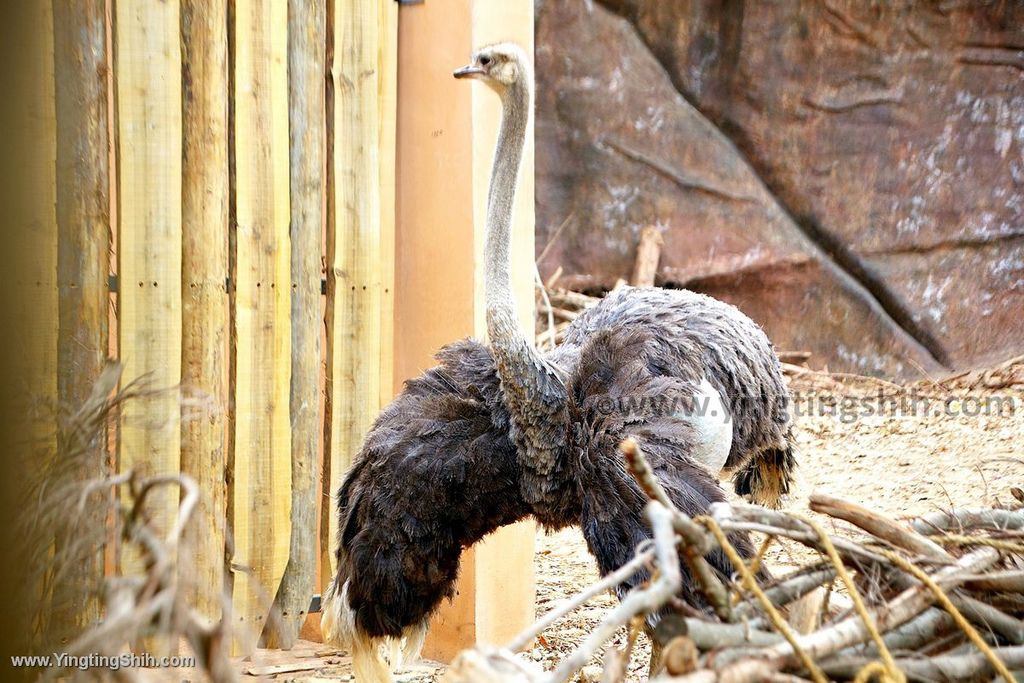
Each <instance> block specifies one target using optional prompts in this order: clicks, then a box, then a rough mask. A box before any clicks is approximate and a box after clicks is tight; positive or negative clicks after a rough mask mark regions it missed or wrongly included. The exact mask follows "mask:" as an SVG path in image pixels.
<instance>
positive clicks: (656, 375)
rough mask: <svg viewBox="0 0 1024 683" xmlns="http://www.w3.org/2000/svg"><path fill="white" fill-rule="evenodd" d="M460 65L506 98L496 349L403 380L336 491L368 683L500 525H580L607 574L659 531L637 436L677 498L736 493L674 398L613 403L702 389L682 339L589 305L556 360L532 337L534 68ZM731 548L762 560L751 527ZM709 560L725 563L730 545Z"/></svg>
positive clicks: (445, 353)
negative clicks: (520, 176) (638, 462)
mask: <svg viewBox="0 0 1024 683" xmlns="http://www.w3.org/2000/svg"><path fill="white" fill-rule="evenodd" d="M456 76H457V77H474V78H479V79H480V80H483V81H484V82H485V83H487V84H488V85H489V86H490V87H492V88H493V89H494V90H496V91H497V92H498V94H499V95H500V96H501V99H502V101H503V103H504V107H505V116H504V118H503V120H502V126H501V131H500V133H499V142H498V151H497V153H496V156H495V162H494V169H493V174H492V183H491V190H490V193H489V195H488V211H487V241H486V245H485V252H486V263H485V267H486V271H487V279H486V288H487V291H486V306H487V326H488V333H489V336H490V341H491V346H490V348H488V347H487V346H484V345H482V344H480V343H479V342H476V341H472V340H464V341H461V342H457V343H455V344H451V345H449V346H447V347H445V348H443V349H442V350H441V351H440V352H439V354H438V356H437V360H438V365H437V366H436V367H434V368H432V369H430V370H428V371H426V372H425V373H423V374H422V375H421V376H420V377H417V378H415V379H413V380H410V381H409V382H407V383H406V385H405V388H404V389H403V390H402V392H401V393H400V394H399V396H398V397H397V398H396V399H395V400H394V401H393V402H392V403H391V404H390V405H389V406H387V407H386V408H385V409H384V410H383V411H382V413H381V415H380V416H379V417H378V418H377V420H376V421H375V422H374V424H373V426H372V427H371V429H370V431H369V433H368V434H367V436H366V439H365V441H364V444H363V446H362V448H361V450H360V452H359V453H358V454H357V456H356V458H355V460H354V465H353V467H352V469H351V470H350V472H349V473H348V475H347V476H346V479H345V481H344V483H343V484H342V486H341V488H340V490H339V492H338V496H337V501H338V513H337V514H338V519H339V535H338V539H337V541H338V546H337V549H336V553H335V554H336V558H337V573H336V575H335V577H334V578H333V580H332V582H331V585H330V586H329V588H328V590H327V591H326V594H325V603H324V613H323V616H322V626H323V631H324V635H325V637H326V639H327V640H328V641H330V642H335V643H337V644H340V645H344V646H347V647H348V648H349V649H350V650H351V652H352V654H353V667H354V669H355V673H356V676H357V678H359V679H361V680H383V681H388V680H390V678H391V677H390V669H391V668H393V667H395V666H397V665H398V661H399V660H400V658H401V657H402V656H406V657H408V656H412V655H414V654H415V653H416V652H417V651H418V649H419V646H420V644H421V643H422V639H423V634H424V632H425V628H426V622H427V619H428V618H429V616H430V614H431V613H432V612H433V611H434V610H435V609H436V608H437V606H438V605H439V604H440V602H441V601H442V600H443V599H445V598H446V597H451V596H452V595H453V593H454V589H455V581H456V578H457V572H458V562H459V556H460V553H461V550H462V549H463V548H465V547H468V546H470V545H472V544H474V543H476V542H477V541H478V540H480V539H481V538H482V537H483V536H484V535H486V534H487V533H489V532H490V531H493V530H494V529H497V528H499V527H501V526H504V525H506V524H510V523H513V522H515V521H518V520H520V519H523V518H525V517H527V516H530V515H532V516H533V517H534V518H535V519H537V521H539V522H540V523H541V524H542V525H544V526H545V527H547V528H551V529H557V528H561V527H564V526H567V525H578V526H580V527H581V529H582V531H583V535H584V536H585V538H586V540H587V543H588V546H589V548H590V550H591V552H592V554H593V555H594V556H595V558H596V560H597V564H598V567H599V569H600V571H601V572H602V573H607V572H609V571H612V570H614V569H616V568H618V567H619V566H621V565H622V564H623V563H625V562H626V561H628V560H629V559H630V558H631V557H632V554H633V552H634V549H635V547H636V545H637V544H638V543H639V542H640V541H642V540H643V539H645V538H647V537H648V535H649V532H648V530H647V528H646V524H645V522H644V520H643V518H642V510H643V506H644V503H645V502H646V497H645V495H644V494H643V492H642V491H641V490H640V488H639V486H638V485H637V484H636V482H634V481H633V479H632V477H631V476H630V475H629V473H628V472H627V471H626V468H625V465H624V463H623V462H622V461H621V459H620V458H619V457H618V455H617V453H616V447H617V445H618V443H619V442H620V441H621V439H622V438H624V437H626V436H632V437H633V438H635V439H636V440H637V441H638V442H639V444H640V445H641V447H642V448H643V449H644V451H645V452H646V453H647V455H648V459H649V461H650V464H651V466H652V468H653V470H654V472H655V473H656V475H657V476H658V477H659V479H660V480H661V483H662V485H663V486H664V487H665V489H666V491H667V493H668V495H669V496H670V498H671V499H672V501H673V503H674V504H675V505H676V506H677V507H678V508H679V509H680V510H682V511H683V512H685V513H687V514H690V515H696V514H700V513H703V512H705V511H706V510H707V509H708V507H709V506H710V504H711V503H713V502H718V501H721V500H723V499H724V494H723V492H722V490H721V488H720V487H719V485H718V482H717V478H716V476H714V475H713V474H712V472H711V471H710V470H709V469H707V468H706V467H704V466H702V465H700V464H698V462H699V461H702V459H706V458H707V454H706V453H704V451H706V450H707V448H706V446H707V444H708V443H712V444H717V448H718V451H722V450H723V449H724V450H726V451H728V450H729V449H730V448H732V445H733V441H732V440H730V442H729V444H728V445H724V444H722V443H720V442H721V439H720V438H719V437H718V436H716V435H714V434H712V435H711V436H710V437H709V436H708V433H706V432H709V431H710V430H709V429H708V427H707V425H706V424H702V423H701V422H700V421H699V420H693V419H691V418H690V417H688V416H683V417H680V416H679V415H678V414H677V413H678V411H677V410H663V409H653V410H652V409H649V407H648V408H645V409H643V410H639V411H627V410H618V409H614V407H615V406H616V401H619V400H620V399H622V398H623V397H626V396H628V397H630V398H631V399H634V400H636V401H639V402H640V403H637V405H643V406H654V405H659V406H660V405H663V404H664V403H663V402H664V401H665V400H666V399H667V400H668V401H669V405H672V406H678V405H681V402H685V401H687V400H692V399H693V397H694V394H695V389H696V388H699V387H702V386H704V384H702V381H703V380H701V379H700V377H699V376H698V370H700V369H701V367H702V366H701V365H700V364H699V363H692V362H691V364H690V365H686V367H687V368H690V366H691V365H692V367H693V368H694V369H693V371H688V372H687V373H686V374H681V373H680V372H679V371H678V367H677V366H679V364H680V360H679V358H680V354H681V353H682V351H681V350H680V349H678V348H675V347H673V346H672V345H671V344H666V343H664V340H663V339H661V338H659V337H658V334H657V333H656V332H655V331H653V330H652V329H651V328H650V327H649V326H644V325H627V326H624V327H622V328H621V329H616V328H614V327H613V326H612V325H613V323H608V322H607V321H606V320H605V319H604V318H600V317H594V316H588V319H589V320H590V322H589V323H588V324H589V325H591V326H592V328H593V329H592V330H590V332H589V333H588V334H586V335H580V336H578V337H577V336H573V337H572V341H571V343H570V344H567V345H566V347H565V349H564V350H561V351H560V352H559V353H558V354H556V355H554V356H552V357H550V358H545V357H543V356H541V355H540V354H538V353H537V352H536V350H535V349H534V348H533V346H532V345H531V344H530V343H529V341H528V340H527V339H526V338H525V336H524V335H523V334H522V333H521V332H520V330H519V328H518V324H517V322H516V318H515V314H514V310H515V308H514V306H513V305H512V291H511V283H510V273H509V271H510V267H509V240H510V226H511V216H510V214H511V206H512V199H513V196H514V190H515V184H516V175H517V173H518V167H519V162H520V157H521V154H522V146H523V142H524V139H525V132H526V125H527V121H528V117H529V108H530V104H529V103H530V97H531V92H530V88H531V84H532V79H531V78H530V72H529V67H528V62H527V60H526V58H525V55H523V54H522V52H521V50H520V49H519V48H518V47H516V46H514V45H509V44H500V45H496V46H491V47H488V48H483V49H481V50H479V51H478V52H477V53H476V54H475V56H474V61H473V63H472V64H471V65H469V66H467V67H465V68H463V69H460V70H459V71H457V72H456ZM612 313H613V314H614V311H612ZM581 318H582V317H581ZM740 379H742V378H740ZM704 388H705V389H706V387H704ZM659 401H660V402H662V403H658V402H659ZM609 406H612V409H609ZM720 421H721V420H720ZM734 543H735V544H736V545H737V546H738V547H739V549H740V550H741V552H742V553H744V554H746V555H749V554H751V552H752V548H751V546H750V544H749V541H748V540H747V539H746V538H745V537H743V536H737V537H736V538H735V539H734ZM709 561H710V562H711V564H712V566H714V567H715V568H716V569H717V570H718V571H719V572H720V573H721V574H722V575H723V576H728V575H729V572H730V565H729V563H728V561H727V560H726V559H725V558H724V557H723V556H721V555H720V554H718V553H712V554H711V555H709ZM640 580H642V577H636V578H634V579H633V580H631V581H630V582H627V583H626V584H624V585H623V586H621V587H620V588H619V592H620V594H622V593H624V592H627V591H628V590H630V589H631V587H632V586H633V585H635V584H636V582H638V581H640ZM684 583H685V585H684V589H683V592H682V596H681V597H682V598H683V599H685V600H687V601H688V602H689V603H690V604H692V605H694V606H696V607H698V608H701V609H707V608H708V605H706V603H705V601H704V599H703V597H702V596H701V595H700V594H699V593H698V592H697V591H696V590H695V588H694V587H693V584H692V581H690V580H689V579H687V580H686V581H685V582H684ZM382 646H386V647H387V649H388V650H389V651H390V656H389V657H388V660H389V661H388V662H386V663H385V661H384V660H383V659H382V657H381V656H380V650H381V647H382Z"/></svg>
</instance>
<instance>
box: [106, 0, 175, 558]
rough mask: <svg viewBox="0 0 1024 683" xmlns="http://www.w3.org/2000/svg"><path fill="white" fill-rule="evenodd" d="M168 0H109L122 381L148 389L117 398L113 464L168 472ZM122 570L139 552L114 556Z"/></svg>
mask: <svg viewBox="0 0 1024 683" xmlns="http://www.w3.org/2000/svg"><path fill="white" fill-rule="evenodd" d="M178 9H179V5H178V4H177V3H170V2H168V3H148V2H121V3H117V6H116V16H115V30H114V33H115V35H116V36H117V45H116V49H115V53H114V56H115V69H116V74H115V75H116V78H117V103H116V106H117V121H118V130H117V133H118V135H117V142H118V147H117V148H118V152H119V155H118V188H119V192H118V197H119V198H120V212H119V216H120V225H119V229H118V237H119V240H120V244H119V247H118V250H117V253H118V259H119V273H120V282H121V288H120V292H119V310H118V314H119V316H118V323H119V326H118V329H119V336H120V353H121V359H122V363H123V365H124V374H123V375H122V378H123V379H122V383H124V382H131V381H134V380H141V381H143V382H144V383H145V386H146V387H147V388H149V389H151V390H152V391H153V393H152V394H150V395H149V396H147V397H144V398H140V399H136V400H133V401H130V402H128V403H127V404H125V406H124V408H123V410H122V419H121V440H120V447H121V448H120V469H121V471H124V472H126V471H128V470H134V471H135V472H137V473H139V474H140V475H142V476H153V475H158V474H173V473H177V472H178V469H179V465H180V443H181V430H180V411H181V407H180V406H181V404H180V396H179V392H178V390H177V387H178V384H179V382H180V381H181V134H182V129H181V50H180V46H181V40H180V23H179V12H178ZM146 506H147V512H148V513H149V514H150V516H151V519H152V520H153V522H154V524H155V526H156V528H157V529H160V530H162V531H164V532H166V531H169V530H170V528H171V525H172V523H173V520H174V519H175V518H176V517H177V511H178V492H177V491H176V490H174V489H172V488H169V487H164V488H162V489H160V490H158V491H156V492H154V494H153V495H152V496H149V497H147V499H146ZM121 562H122V569H123V570H124V571H126V572H130V571H136V570H141V569H142V568H141V566H140V565H139V564H138V563H139V562H140V558H139V557H138V556H136V555H134V554H127V553H126V556H122V558H121Z"/></svg>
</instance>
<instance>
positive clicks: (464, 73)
mask: <svg viewBox="0 0 1024 683" xmlns="http://www.w3.org/2000/svg"><path fill="white" fill-rule="evenodd" d="M483 73H484V70H483V69H481V68H480V67H478V66H476V65H475V64H467V65H466V66H464V67H462V68H461V69H456V70H455V71H454V72H453V73H452V76H455V78H474V77H476V76H479V75H481V74H483Z"/></svg>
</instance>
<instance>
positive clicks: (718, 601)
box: [446, 440, 1024, 683]
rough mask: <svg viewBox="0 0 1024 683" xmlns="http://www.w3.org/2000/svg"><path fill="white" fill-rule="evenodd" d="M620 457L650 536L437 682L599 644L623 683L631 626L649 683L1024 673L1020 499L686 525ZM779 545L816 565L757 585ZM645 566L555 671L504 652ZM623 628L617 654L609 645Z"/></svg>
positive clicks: (739, 507)
mask: <svg viewBox="0 0 1024 683" xmlns="http://www.w3.org/2000/svg"><path fill="white" fill-rule="evenodd" d="M621 449H622V454H623V456H624V457H625V459H626V462H627V464H628V466H629V467H630V469H631V471H632V472H633V474H634V476H635V477H636V478H637V480H638V481H639V482H640V484H641V485H642V486H643V488H644V490H645V491H646V492H647V494H648V496H649V497H650V499H651V502H650V503H649V504H648V508H647V511H646V512H647V515H648V519H649V520H650V522H651V526H652V529H653V532H654V540H653V542H652V543H650V544H648V545H646V546H641V547H639V548H638V549H637V555H636V559H635V560H634V561H633V562H631V563H629V564H627V565H626V566H624V567H623V568H622V569H620V570H619V571H618V572H616V573H615V574H613V575H609V576H607V577H605V578H604V579H602V580H601V581H600V582H598V583H597V584H595V585H594V586H592V587H591V588H589V589H587V590H586V591H584V592H583V593H581V594H580V595H578V596H576V597H574V598H571V599H569V600H567V601H566V602H565V603H563V604H562V605H561V606H560V607H558V608H556V609H555V610H553V611H552V612H551V613H549V614H547V615H545V616H544V617H542V618H541V619H540V620H539V621H538V622H537V624H535V625H534V626H533V627H532V628H531V629H528V630H527V631H526V632H524V633H523V634H521V635H520V637H518V638H516V639H515V640H514V641H513V642H511V643H510V644H509V647H507V648H505V649H501V650H476V651H471V652H467V653H464V654H463V655H462V656H460V658H459V659H458V660H457V661H456V662H455V663H454V664H453V666H452V667H451V669H450V670H449V672H448V676H447V678H446V680H449V681H458V682H460V683H461V682H465V683H469V682H470V681H482V680H489V681H505V682H511V681H522V682H524V683H525V682H528V681H529V682H540V681H543V682H545V683H556V682H559V683H560V682H562V681H568V680H575V678H574V677H576V676H577V672H578V671H579V670H580V669H581V668H582V667H583V666H584V664H586V663H587V662H588V661H589V660H590V659H591V658H592V657H593V656H594V655H595V654H597V653H598V652H600V651H601V649H602V648H605V655H604V666H603V667H602V671H601V673H600V676H599V678H598V679H597V680H601V681H621V680H623V677H624V672H625V671H626V669H627V664H628V661H629V658H630V656H631V650H632V646H633V643H634V642H635V640H636V637H637V634H638V632H639V631H640V630H646V631H647V632H648V634H649V635H652V636H653V638H654V639H655V640H656V641H657V643H658V644H659V646H660V647H659V648H658V649H660V650H661V656H660V658H659V660H660V663H658V664H656V665H655V671H654V672H652V673H653V674H654V676H655V679H654V680H665V681H679V682H682V681H685V682H687V683H712V682H721V683H726V682H728V683H745V682H748V681H765V680H768V681H778V682H780V683H781V682H783V681H786V682H798V681H804V680H811V681H815V683H821V682H823V681H828V680H857V681H868V680H878V681H887V682H888V681H898V682H902V681H905V680H919V681H976V680H993V679H995V678H1003V679H1005V680H1016V679H1015V678H1014V676H1015V675H1019V674H1017V673H1016V672H1017V670H1021V671H1024V506H1022V505H1020V503H1024V492H1021V491H1020V490H1018V489H1013V490H1012V491H1011V493H1012V494H1013V497H1014V499H1015V501H1016V502H1015V503H1014V505H1012V506H1009V507H1006V508H985V509H980V508H979V509H962V510H947V511H940V512H934V513H931V514H928V515H925V516H923V517H920V518H917V519H913V520H911V521H910V522H909V523H901V522H899V521H897V520H893V519H890V518H887V517H884V516H882V515H879V514H877V513H875V512H873V511H871V510H867V509H865V508H863V507H860V506H858V505H855V504H853V503H850V502H847V501H843V500H838V499H836V498H832V497H829V496H824V495H815V496H812V497H811V500H810V507H811V509H812V510H813V511H815V512H817V513H819V514H820V515H824V516H825V518H826V519H827V518H831V522H832V523H830V524H829V525H828V527H829V528H828V529H827V530H826V528H825V527H823V526H822V525H821V524H820V523H819V522H816V521H814V519H812V518H810V517H807V516H803V515H800V514H797V513H793V512H784V511H778V510H768V509H765V508H761V507H757V506H753V505H747V504H743V503H719V504H715V505H713V506H712V508H711V510H710V512H709V514H708V515H705V516H703V517H699V518H692V519H691V518H689V517H687V516H685V515H683V514H682V513H680V512H679V511H678V510H676V509H675V508H674V507H673V506H672V505H671V503H670V501H669V499H668V498H667V496H665V493H664V491H663V490H662V489H661V487H660V485H659V484H658V482H657V480H656V479H655V478H654V477H653V476H652V474H651V472H650V470H649V468H648V466H647V463H646V460H645V459H644V457H643V454H642V453H641V452H640V450H639V449H638V447H637V445H636V444H635V443H634V442H632V441H630V440H627V441H626V442H623V445H622V447H621ZM836 529H844V530H843V531H837V530H836ZM730 532H746V533H751V534H753V535H754V536H755V537H758V538H759V539H760V540H761V544H760V550H759V552H758V554H757V556H756V557H755V558H754V559H753V560H751V559H744V558H741V557H740V556H739V554H738V553H737V552H736V550H735V549H734V548H733V546H732V544H731V543H730V541H729V537H728V534H729V533H730ZM778 542H785V543H796V544H799V545H801V546H804V547H805V548H806V549H807V550H808V556H812V557H813V558H814V559H811V560H808V561H807V562H806V563H805V564H804V565H803V566H798V567H797V568H795V569H793V570H791V571H788V572H786V573H784V574H781V575H780V576H778V577H776V578H773V579H771V580H762V579H759V578H758V577H759V576H762V575H761V574H759V573H758V571H757V567H758V566H759V565H760V563H761V560H762V558H763V557H764V554H765V551H766V550H767V549H768V548H769V547H770V546H771V545H772V544H774V543H778ZM713 550H721V551H723V552H724V553H725V554H726V556H727V557H729V559H730V561H731V562H732V564H733V566H734V568H735V572H734V573H733V575H732V576H731V577H728V578H724V577H722V576H721V575H720V574H718V573H716V572H714V571H713V570H712V569H711V567H710V565H709V564H708V563H707V561H706V560H705V559H704V558H705V556H706V555H707V554H708V553H709V552H711V551H713ZM680 558H681V559H682V564H683V566H685V567H686V568H687V569H688V573H689V575H690V577H692V578H690V579H687V580H691V581H695V582H696V584H697V586H698V587H699V589H700V590H701V591H702V593H703V595H704V596H705V598H706V601H707V603H708V605H710V610H709V611H708V612H707V613H705V612H701V611H698V610H696V609H694V608H692V607H690V606H687V605H684V604H681V603H680V602H679V601H678V599H677V598H676V597H675V595H676V592H677V590H678V587H679V585H680V582H681V581H682V580H683V578H682V576H681V575H680V571H679V565H680ZM645 567H646V568H648V569H652V571H651V576H652V577H653V578H652V579H651V580H650V581H649V582H648V583H647V584H646V585H644V586H641V587H639V588H637V589H635V590H634V591H633V592H632V593H630V594H629V595H628V596H627V597H626V598H625V599H624V600H623V601H622V602H621V603H620V605H619V606H618V607H617V608H615V609H614V610H612V611H611V612H610V613H609V614H608V615H607V616H606V618H605V619H604V620H603V621H602V622H601V623H600V624H599V625H598V628H597V629H596V630H595V631H594V632H593V633H592V634H591V635H590V636H589V637H588V638H587V639H586V641H585V642H583V643H581V644H580V645H579V647H578V648H577V650H576V651H575V652H573V653H571V654H570V655H569V656H568V657H566V658H565V660H563V661H562V662H561V664H560V665H559V666H557V667H556V668H555V670H554V671H551V672H543V671H539V670H538V669H536V668H532V665H531V663H529V662H525V661H523V660H520V659H517V658H516V657H515V656H514V655H513V654H512V652H514V651H515V650H516V649H518V648H521V647H523V646H524V645H525V644H526V643H527V642H528V641H529V640H530V639H532V638H534V637H536V636H537V635H538V634H539V633H541V631H542V630H543V629H544V628H546V627H547V626H548V625H550V624H551V623H552V622H553V621H554V620H555V619H557V618H560V617H561V616H564V615H565V614H567V613H569V612H570V611H572V610H573V609H575V608H577V607H579V606H580V605H581V604H583V603H584V602H586V601H587V600H589V599H590V598H592V597H593V596H594V595H596V594H598V593H599V592H601V591H603V590H607V589H609V588H612V587H614V586H616V585H618V583H620V582H622V581H623V580H624V579H626V578H628V577H629V576H632V575H633V573H635V572H637V571H638V570H640V569H642V568H645ZM655 613H657V614H658V615H659V618H658V619H657V620H656V621H657V622H658V623H657V626H656V627H654V628H651V627H650V624H651V622H652V621H654V620H651V619H650V618H649V616H650V615H651V614H655ZM808 617H809V618H808ZM798 622H799V624H798ZM623 627H625V628H626V629H627V633H628V637H627V638H625V646H623V647H621V648H616V647H607V644H608V641H609V639H610V638H611V637H612V636H613V635H615V634H616V633H617V632H618V631H619V629H621V628H623ZM592 673H593V672H591V675H592Z"/></svg>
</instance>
